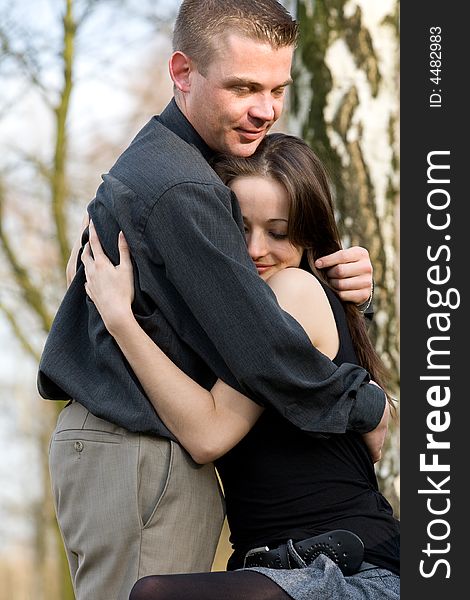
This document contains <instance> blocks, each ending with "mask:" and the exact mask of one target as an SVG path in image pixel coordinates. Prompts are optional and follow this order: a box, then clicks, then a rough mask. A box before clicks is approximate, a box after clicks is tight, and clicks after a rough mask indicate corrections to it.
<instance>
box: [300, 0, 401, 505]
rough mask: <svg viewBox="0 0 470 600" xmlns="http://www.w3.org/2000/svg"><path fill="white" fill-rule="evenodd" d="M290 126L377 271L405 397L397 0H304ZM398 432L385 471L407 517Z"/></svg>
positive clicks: (349, 241) (389, 351)
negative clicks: (321, 170) (317, 160)
mask: <svg viewBox="0 0 470 600" xmlns="http://www.w3.org/2000/svg"><path fill="white" fill-rule="evenodd" d="M296 10H297V18H298V19H299V21H300V26H301V33H300V44H299V48H298V50H297V53H296V62H295V67H294V72H293V77H294V90H293V92H294V93H293V97H292V103H291V104H292V106H291V119H290V126H291V129H292V130H293V133H296V134H297V135H300V136H301V137H303V138H304V139H305V140H306V141H307V142H308V143H309V144H310V146H311V147H312V148H313V149H314V150H315V151H316V152H317V153H318V155H319V156H320V157H321V158H322V159H323V160H324V161H325V162H326V164H327V165H328V168H329V171H330V175H331V177H332V180H333V182H334V186H335V199H336V207H337V211H338V214H337V219H338V223H339V226H340V230H341V233H342V236H343V239H344V242H345V245H346V246H353V245H359V246H364V247H366V248H367V249H368V250H369V253H370V256H371V260H372V264H373V266H374V282H375V292H374V311H375V314H374V319H373V322H372V325H371V328H370V333H371V336H372V338H373V340H374V342H375V345H376V348H377V350H378V352H379V354H380V355H381V357H382V358H383V360H384V361H385V363H386V364H387V366H388V368H389V369H390V373H391V379H392V392H393V394H394V396H395V397H397V396H398V390H399V312H398V311H399V306H398V289H399V286H398V283H399V272H398V255H399V231H398V206H399V193H398V185H399V166H398V156H399V155H398V152H399V145H398V127H399V123H398V118H399V106H398V105H399V96H398V82H399V35H398V1H397V0H383V1H382V2H374V1H370V0H354V1H349V0H348V1H346V0H297V2H296ZM398 473H399V429H398V423H397V422H395V423H393V424H392V425H391V435H390V436H389V442H388V447H387V450H386V451H385V452H384V458H383V459H382V461H380V463H378V465H377V474H378V477H379V480H380V484H381V489H382V490H383V491H384V493H385V495H386V496H387V497H388V498H389V500H390V501H391V502H392V504H393V505H394V508H395V511H396V513H397V514H399V478H398Z"/></svg>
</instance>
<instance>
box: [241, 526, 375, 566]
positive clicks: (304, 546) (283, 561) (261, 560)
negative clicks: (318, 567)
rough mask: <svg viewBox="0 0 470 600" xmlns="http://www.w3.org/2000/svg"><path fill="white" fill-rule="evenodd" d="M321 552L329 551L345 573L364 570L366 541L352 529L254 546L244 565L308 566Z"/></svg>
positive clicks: (327, 553) (332, 558)
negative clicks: (278, 544)
mask: <svg viewBox="0 0 470 600" xmlns="http://www.w3.org/2000/svg"><path fill="white" fill-rule="evenodd" d="M320 554H326V556H328V557H329V558H330V559H331V560H332V561H333V562H335V563H336V564H337V565H338V567H339V568H340V569H341V571H342V572H343V573H344V575H353V574H354V573H357V572H358V571H359V570H360V567H361V563H362V560H363V558H364V544H363V543H362V540H361V538H360V537H359V536H357V535H356V534H355V533H353V532H352V531H347V530H346V529H334V530H333V531H329V532H328V533H322V534H321V535H316V536H314V537H311V538H307V539H306V540H300V541H298V542H294V541H292V540H289V541H288V542H287V543H285V544H281V545H280V546H278V547H277V548H272V549H270V548H268V547H267V546H264V547H261V548H253V550H250V551H249V552H247V553H246V555H245V560H244V563H243V566H244V567H245V568H248V567H267V568H269V569H301V568H303V567H308V565H310V564H311V563H312V562H313V561H314V560H315V559H316V558H317V556H319V555H320Z"/></svg>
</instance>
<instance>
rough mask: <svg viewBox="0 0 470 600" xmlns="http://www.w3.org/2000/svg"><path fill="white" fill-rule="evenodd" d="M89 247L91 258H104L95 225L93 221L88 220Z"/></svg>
mask: <svg viewBox="0 0 470 600" xmlns="http://www.w3.org/2000/svg"><path fill="white" fill-rule="evenodd" d="M89 239H90V247H91V251H92V253H93V257H94V259H95V260H97V259H102V258H106V255H105V253H104V251H103V247H102V246H101V242H100V239H99V237H98V234H97V233H96V229H95V225H94V223H93V221H91V220H90V238H89Z"/></svg>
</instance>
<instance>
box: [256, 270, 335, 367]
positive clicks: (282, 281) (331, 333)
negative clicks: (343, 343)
mask: <svg viewBox="0 0 470 600" xmlns="http://www.w3.org/2000/svg"><path fill="white" fill-rule="evenodd" d="M267 284H268V285H269V287H270V288H271V289H272V290H273V292H274V293H275V294H276V298H277V301H278V303H279V305H280V306H281V308H282V309H283V310H285V311H286V312H288V313H289V314H290V315H291V316H292V317H294V319H296V321H298V322H299V323H300V325H302V327H303V328H304V330H305V332H306V333H307V335H308V337H309V338H310V341H311V342H312V344H313V345H314V346H315V347H316V348H318V349H319V350H321V352H323V353H324V354H326V355H327V356H329V357H330V358H333V357H334V356H336V353H337V351H338V346H339V339H338V332H337V329H336V322H335V318H334V315H333V311H332V309H331V305H330V302H329V300H328V297H327V295H326V293H325V290H324V289H323V287H322V285H321V283H320V282H319V281H318V279H317V278H316V277H315V276H314V275H312V273H309V272H308V271H304V270H303V269H297V268H293V267H290V268H288V269H283V270H282V271H278V272H277V273H275V274H274V275H272V277H270V278H269V279H268V281H267Z"/></svg>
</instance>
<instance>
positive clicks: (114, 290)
mask: <svg viewBox="0 0 470 600" xmlns="http://www.w3.org/2000/svg"><path fill="white" fill-rule="evenodd" d="M118 247H119V264H118V265H117V266H114V265H113V263H112V262H111V261H110V260H109V258H108V257H107V256H106V254H105V253H104V251H103V248H102V246H101V243H100V240H99V238H98V235H97V233H96V229H95V227H94V225H93V222H92V221H90V237H89V242H88V243H87V244H86V245H85V247H84V249H83V253H82V263H83V265H84V267H85V275H86V283H85V290H86V293H87V294H88V296H89V298H90V299H91V300H92V301H93V302H94V304H95V306H96V308H97V310H98V312H99V313H100V315H101V318H102V319H103V321H104V324H105V326H106V329H107V330H108V331H109V333H110V334H111V335H114V334H115V333H116V332H117V331H119V328H120V327H122V326H123V325H124V324H125V323H126V320H129V319H133V318H134V317H133V314H132V309H131V305H132V302H133V300H134V277H133V269H132V262H131V257H130V253H129V246H128V245H127V242H126V239H125V237H124V234H123V233H122V231H121V232H120V233H119V239H118Z"/></svg>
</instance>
